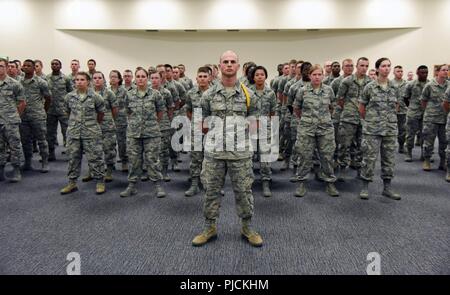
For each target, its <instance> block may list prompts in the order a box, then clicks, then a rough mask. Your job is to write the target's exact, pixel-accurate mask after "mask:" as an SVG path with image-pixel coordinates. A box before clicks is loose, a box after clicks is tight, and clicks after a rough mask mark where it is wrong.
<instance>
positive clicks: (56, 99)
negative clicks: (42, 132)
mask: <svg viewBox="0 0 450 295" xmlns="http://www.w3.org/2000/svg"><path fill="white" fill-rule="evenodd" d="M51 67H52V73H51V74H49V75H48V76H47V82H48V87H49V89H50V92H51V93H52V101H51V103H50V108H49V110H48V112H47V142H48V150H49V157H48V160H49V161H54V160H56V156H55V145H56V143H57V141H58V140H57V131H58V122H59V124H60V125H61V133H62V135H63V140H64V146H65V145H66V131H67V121H68V120H69V118H68V117H67V114H66V113H65V111H64V98H65V97H66V95H67V93H70V92H72V90H73V88H72V81H71V79H70V78H69V77H66V76H65V75H64V74H63V73H62V72H61V61H59V60H57V59H54V60H52V62H51Z"/></svg>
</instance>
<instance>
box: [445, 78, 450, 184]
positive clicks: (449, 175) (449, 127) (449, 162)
mask: <svg viewBox="0 0 450 295" xmlns="http://www.w3.org/2000/svg"><path fill="white" fill-rule="evenodd" d="M447 81H450V79H447ZM445 97H446V99H447V100H446V102H445V103H444V108H445V110H446V112H447V127H446V132H447V149H446V153H447V176H446V177H445V180H447V182H450V112H449V111H450V87H448V88H447V91H446V92H445Z"/></svg>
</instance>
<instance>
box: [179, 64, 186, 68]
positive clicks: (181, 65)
mask: <svg viewBox="0 0 450 295" xmlns="http://www.w3.org/2000/svg"><path fill="white" fill-rule="evenodd" d="M178 66H179V67H183V68H186V67H185V66H184V64H179V65H178Z"/></svg>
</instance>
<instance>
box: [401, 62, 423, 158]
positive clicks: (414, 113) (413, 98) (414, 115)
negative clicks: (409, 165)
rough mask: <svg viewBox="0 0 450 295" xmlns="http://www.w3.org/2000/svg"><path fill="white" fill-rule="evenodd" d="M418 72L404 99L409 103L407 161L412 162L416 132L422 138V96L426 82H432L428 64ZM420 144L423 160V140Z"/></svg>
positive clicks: (405, 92) (410, 83) (407, 87)
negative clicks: (429, 76) (429, 77)
mask: <svg viewBox="0 0 450 295" xmlns="http://www.w3.org/2000/svg"><path fill="white" fill-rule="evenodd" d="M416 73H417V80H414V81H411V82H409V83H408V84H407V85H406V87H405V89H404V92H403V99H404V100H405V102H407V103H408V112H407V113H406V130H407V134H406V156H405V161H406V162H412V150H413V148H414V139H415V137H416V134H418V133H419V134H420V135H419V136H418V137H419V138H422V126H423V113H424V109H423V108H422V105H421V103H420V97H421V95H422V91H423V88H424V87H425V84H427V83H428V82H430V81H429V80H428V79H427V76H428V68H427V67H426V66H420V67H419V68H418V69H417V72H416ZM421 141H422V140H421ZM420 146H421V148H420V149H421V153H420V154H421V155H420V158H421V160H422V161H423V148H422V142H421V144H420Z"/></svg>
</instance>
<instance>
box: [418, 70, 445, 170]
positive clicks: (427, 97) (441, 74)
mask: <svg viewBox="0 0 450 295" xmlns="http://www.w3.org/2000/svg"><path fill="white" fill-rule="evenodd" d="M436 73H437V76H436V78H435V79H433V80H431V82H429V83H427V84H426V85H425V87H424V88H423V91H422V98H421V100H422V106H423V107H424V108H425V113H424V115H423V131H422V134H423V157H424V162H423V170H425V171H430V170H431V164H430V158H431V155H432V153H433V149H434V140H435V138H436V136H437V137H438V140H439V157H440V163H439V169H441V170H445V168H444V167H445V149H446V147H447V139H446V134H445V124H446V121H447V114H446V113H445V110H444V108H443V106H442V104H443V102H444V101H445V91H446V90H447V88H448V87H449V85H450V82H449V81H447V73H448V66H447V65H440V66H438V67H437V68H436Z"/></svg>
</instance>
